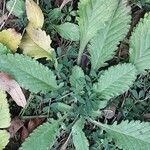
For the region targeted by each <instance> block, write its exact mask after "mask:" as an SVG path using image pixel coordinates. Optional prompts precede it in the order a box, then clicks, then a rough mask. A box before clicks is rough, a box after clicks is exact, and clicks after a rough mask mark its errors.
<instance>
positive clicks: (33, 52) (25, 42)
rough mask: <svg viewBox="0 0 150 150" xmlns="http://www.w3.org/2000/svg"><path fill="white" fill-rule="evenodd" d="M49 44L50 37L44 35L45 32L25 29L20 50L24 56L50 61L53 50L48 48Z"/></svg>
mask: <svg viewBox="0 0 150 150" xmlns="http://www.w3.org/2000/svg"><path fill="white" fill-rule="evenodd" d="M51 42H52V41H51V39H50V36H49V35H46V32H45V31H42V30H41V29H35V28H27V33H26V34H25V36H24V37H23V39H22V42H21V44H20V48H21V49H22V50H23V53H24V54H26V55H28V56H31V57H34V58H35V59H39V58H44V57H45V58H47V60H52V57H53V56H52V53H53V51H54V49H53V48H51V46H50V44H51Z"/></svg>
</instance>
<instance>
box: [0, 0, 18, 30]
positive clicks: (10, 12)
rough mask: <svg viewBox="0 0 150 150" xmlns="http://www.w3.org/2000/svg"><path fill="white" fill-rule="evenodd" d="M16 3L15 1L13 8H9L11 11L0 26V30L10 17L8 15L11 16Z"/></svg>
mask: <svg viewBox="0 0 150 150" xmlns="http://www.w3.org/2000/svg"><path fill="white" fill-rule="evenodd" d="M16 3H17V0H15V2H14V4H13V6H12V8H11V10H10V12H9V14H8V16H7V18H6V20H4V22H3V23H2V25H1V26H0V30H1V29H2V28H3V27H4V25H5V23H6V21H7V20H8V18H9V17H10V15H11V14H12V12H13V10H14V7H15V5H16Z"/></svg>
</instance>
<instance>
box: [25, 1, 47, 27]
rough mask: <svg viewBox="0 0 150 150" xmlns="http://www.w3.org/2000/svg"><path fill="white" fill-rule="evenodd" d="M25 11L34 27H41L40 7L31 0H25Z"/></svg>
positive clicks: (42, 21) (41, 14)
mask: <svg viewBox="0 0 150 150" xmlns="http://www.w3.org/2000/svg"><path fill="white" fill-rule="evenodd" d="M26 13H27V18H28V20H29V22H30V23H31V24H32V25H33V26H34V27H35V28H42V26H43V24H44V15H43V13H42V10H41V9H40V7H39V6H38V5H37V4H36V3H35V2H34V1H33V0H26Z"/></svg>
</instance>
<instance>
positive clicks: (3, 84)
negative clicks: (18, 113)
mask: <svg viewBox="0 0 150 150" xmlns="http://www.w3.org/2000/svg"><path fill="white" fill-rule="evenodd" d="M0 88H1V89H2V90H4V91H6V92H7V93H9V94H10V95H11V97H12V99H13V100H14V101H15V102H16V104H17V105H18V106H21V107H25V105H26V99H25V96H24V94H23V92H22V89H21V88H20V86H19V84H18V83H17V82H16V81H15V80H14V79H12V78H11V77H10V76H9V75H8V74H6V73H3V72H0Z"/></svg>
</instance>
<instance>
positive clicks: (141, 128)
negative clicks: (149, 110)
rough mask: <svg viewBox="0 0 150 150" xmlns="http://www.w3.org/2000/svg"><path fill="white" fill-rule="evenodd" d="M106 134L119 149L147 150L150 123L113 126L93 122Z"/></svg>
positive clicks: (149, 144) (126, 122) (149, 140)
mask: <svg viewBox="0 0 150 150" xmlns="http://www.w3.org/2000/svg"><path fill="white" fill-rule="evenodd" d="M93 123H94V124H96V125H98V126H99V127H102V128H103V129H104V130H105V131H106V132H107V137H108V138H111V139H113V140H114V141H115V143H116V144H117V146H118V147H119V148H123V149H126V150H149V148H150V123H149V122H140V121H131V122H129V121H122V122H121V123H120V124H117V123H116V122H115V123H114V124H113V125H107V124H101V123H98V122H95V121H93Z"/></svg>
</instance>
